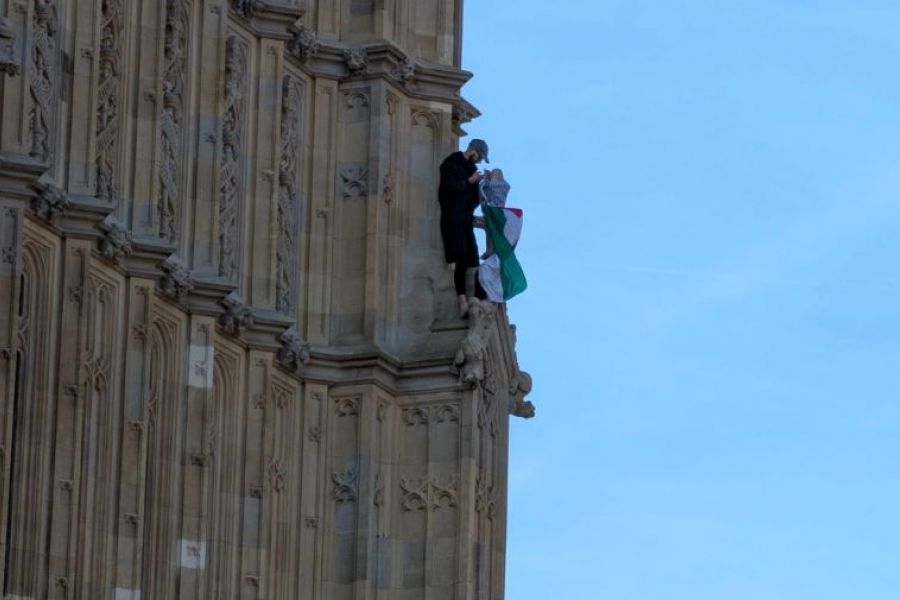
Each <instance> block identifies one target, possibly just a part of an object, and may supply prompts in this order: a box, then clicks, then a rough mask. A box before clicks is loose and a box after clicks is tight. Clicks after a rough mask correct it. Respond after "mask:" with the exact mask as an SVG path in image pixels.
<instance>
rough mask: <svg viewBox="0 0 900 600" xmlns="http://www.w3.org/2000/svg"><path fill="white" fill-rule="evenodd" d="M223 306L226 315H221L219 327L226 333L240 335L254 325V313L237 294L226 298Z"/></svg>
mask: <svg viewBox="0 0 900 600" xmlns="http://www.w3.org/2000/svg"><path fill="white" fill-rule="evenodd" d="M221 304H222V306H224V307H225V314H223V315H219V325H220V326H221V327H222V329H223V330H224V331H225V333H228V334H230V335H240V334H241V333H243V332H244V330H245V329H247V327H249V326H250V325H253V313H251V312H250V308H249V307H248V306H247V305H246V304H244V300H243V299H242V298H241V297H240V296H239V295H237V294H236V293H235V292H231V293H230V294H228V295H227V296H225V298H224V299H222V301H221Z"/></svg>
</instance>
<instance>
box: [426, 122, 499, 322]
mask: <svg viewBox="0 0 900 600" xmlns="http://www.w3.org/2000/svg"><path fill="white" fill-rule="evenodd" d="M482 160H485V161H487V162H490V161H489V160H488V146H487V143H485V141H484V140H478V139H475V140H472V141H471V142H470V143H469V146H468V147H467V148H466V151H465V152H454V153H453V154H451V155H450V156H448V157H447V158H446V159H444V162H443V163H441V182H440V186H439V187H438V201H439V202H440V204H441V237H442V238H443V239H444V258H445V259H446V260H447V263H448V264H449V263H455V264H456V266H455V268H454V271H453V283H454V286H455V287H456V295H457V301H458V304H459V316H460V317H465V316H466V314H467V313H468V312H469V303H468V301H467V300H466V271H467V270H468V269H470V268H472V267H477V266H478V243H477V242H476V241H475V229H474V225H473V218H474V213H475V208H476V207H477V206H478V182H479V181H481V178H482V176H483V175H482V174H481V173H480V172H478V167H477V166H476V165H477V164H478V163H480V162H481V161H482ZM477 285H478V284H477V283H476V287H477ZM476 295H478V294H477V293H476Z"/></svg>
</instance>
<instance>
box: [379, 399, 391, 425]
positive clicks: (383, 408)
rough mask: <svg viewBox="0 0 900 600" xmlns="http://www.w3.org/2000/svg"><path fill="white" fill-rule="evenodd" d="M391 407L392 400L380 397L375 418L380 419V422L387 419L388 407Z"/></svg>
mask: <svg viewBox="0 0 900 600" xmlns="http://www.w3.org/2000/svg"><path fill="white" fill-rule="evenodd" d="M390 408H391V401H390V400H387V399H386V398H379V399H378V409H377V411H376V412H375V418H377V419H378V422H379V423H384V421H385V419H387V413H388V409H390Z"/></svg>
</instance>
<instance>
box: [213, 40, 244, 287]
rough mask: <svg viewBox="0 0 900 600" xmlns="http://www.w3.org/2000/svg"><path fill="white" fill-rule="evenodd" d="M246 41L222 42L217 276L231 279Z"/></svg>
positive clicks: (234, 261)
mask: <svg viewBox="0 0 900 600" xmlns="http://www.w3.org/2000/svg"><path fill="white" fill-rule="evenodd" d="M248 53H249V49H248V47H247V43H246V42H244V41H242V40H241V39H240V38H238V37H236V36H231V37H229V38H228V41H227V42H226V43H225V114H224V116H223V119H222V163H221V173H220V177H221V181H220V184H219V192H220V197H219V211H218V212H219V275H221V276H222V277H225V278H227V279H234V278H235V276H236V275H237V263H238V256H237V254H238V248H237V245H238V228H237V222H238V218H239V216H240V206H239V201H240V198H241V192H242V186H243V181H242V180H243V177H242V176H241V168H242V165H243V156H242V153H243V151H242V147H243V141H244V121H245V119H246V114H245V113H246V108H247V107H246V105H247V55H248Z"/></svg>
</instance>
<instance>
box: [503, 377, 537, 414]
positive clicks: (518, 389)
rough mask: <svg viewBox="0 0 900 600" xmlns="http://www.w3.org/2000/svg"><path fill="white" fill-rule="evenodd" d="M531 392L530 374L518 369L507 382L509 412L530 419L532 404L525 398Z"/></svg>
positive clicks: (532, 412)
mask: <svg viewBox="0 0 900 600" xmlns="http://www.w3.org/2000/svg"><path fill="white" fill-rule="evenodd" d="M530 392H531V375H529V374H528V373H526V372H525V371H519V372H518V374H516V375H515V376H513V378H512V380H511V381H510V383H509V414H511V415H513V416H516V417H522V418H523V419H530V418H532V417H534V404H532V403H531V402H529V401H528V400H525V396H527V395H528V394H529V393H530Z"/></svg>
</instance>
